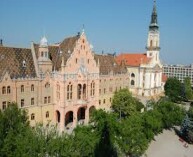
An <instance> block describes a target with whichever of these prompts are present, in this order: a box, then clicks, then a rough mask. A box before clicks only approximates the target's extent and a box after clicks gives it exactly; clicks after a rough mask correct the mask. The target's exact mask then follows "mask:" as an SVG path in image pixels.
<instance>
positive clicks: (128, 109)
mask: <svg viewBox="0 0 193 157" xmlns="http://www.w3.org/2000/svg"><path fill="white" fill-rule="evenodd" d="M137 103H138V101H137V100H136V99H135V98H133V97H132V94H131V93H130V92H129V90H128V89H121V90H120V91H118V92H116V93H115V95H114V97H113V101H112V108H113V110H114V111H115V112H116V113H118V114H119V115H120V118H121V117H127V116H131V115H133V114H135V113H136V112H137Z"/></svg>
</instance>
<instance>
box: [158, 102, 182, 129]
mask: <svg viewBox="0 0 193 157" xmlns="http://www.w3.org/2000/svg"><path fill="white" fill-rule="evenodd" d="M156 110H158V112H160V113H161V114H162V122H163V127H164V128H166V129H169V128H171V127H172V126H174V125H180V124H181V122H182V119H183V118H184V116H185V109H184V108H181V107H180V106H178V105H177V104H174V103H173V102H168V101H162V102H160V103H159V105H157V106H156Z"/></svg>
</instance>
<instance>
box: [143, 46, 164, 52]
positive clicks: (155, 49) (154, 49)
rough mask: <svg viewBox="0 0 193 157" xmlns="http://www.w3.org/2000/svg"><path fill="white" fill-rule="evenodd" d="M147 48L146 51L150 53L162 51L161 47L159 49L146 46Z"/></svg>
mask: <svg viewBox="0 0 193 157" xmlns="http://www.w3.org/2000/svg"><path fill="white" fill-rule="evenodd" d="M145 48H146V50H148V51H160V49H161V48H160V47H157V46H151V47H150V46H146V47H145Z"/></svg>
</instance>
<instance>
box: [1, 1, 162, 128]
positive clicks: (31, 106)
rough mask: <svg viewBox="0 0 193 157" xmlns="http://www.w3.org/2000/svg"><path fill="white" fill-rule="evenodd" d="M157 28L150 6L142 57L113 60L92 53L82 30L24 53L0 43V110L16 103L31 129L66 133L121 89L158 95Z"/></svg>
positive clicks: (105, 106) (33, 45)
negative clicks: (39, 126) (49, 128)
mask: <svg viewBox="0 0 193 157" xmlns="http://www.w3.org/2000/svg"><path fill="white" fill-rule="evenodd" d="M158 29H159V27H158V25H157V13H156V6H155V5H154V9H153V13H152V20H151V24H150V27H149V35H148V43H147V53H146V54H138V55H136V54H135V55H130V54H124V55H119V56H118V57H117V58H116V56H114V55H106V54H102V55H98V54H95V53H94V52H93V50H92V47H91V46H90V44H89V42H88V40H87V38H86V35H85V33H84V31H83V32H82V33H78V34H77V35H75V36H73V37H69V38H66V39H64V40H63V41H62V42H60V43H57V44H53V45H49V44H48V41H47V39H46V38H45V37H43V38H42V39H41V41H40V43H39V44H37V43H33V42H32V43H31V48H30V49H27V48H14V47H6V46H3V44H1V45H0V109H2V110H4V109H5V108H6V107H7V106H8V105H9V102H16V103H17V104H18V106H19V107H20V108H23V109H26V110H27V111H28V115H29V120H30V124H31V125H32V126H34V125H35V124H36V123H37V122H43V124H45V125H46V124H47V123H49V122H51V123H58V127H59V128H60V130H66V129H69V128H74V127H75V126H76V125H78V124H85V123H88V121H89V116H90V113H91V112H92V110H93V109H99V108H101V109H105V110H110V107H111V101H112V97H113V94H114V92H115V91H118V90H120V89H121V88H128V89H130V90H131V91H132V92H134V93H135V94H137V95H144V96H149V95H154V94H158V93H160V90H161V89H160V88H161V74H162V72H161V68H162V65H161V63H160V60H159V30H158ZM127 55H128V57H127ZM125 65H127V67H126V66H125Z"/></svg>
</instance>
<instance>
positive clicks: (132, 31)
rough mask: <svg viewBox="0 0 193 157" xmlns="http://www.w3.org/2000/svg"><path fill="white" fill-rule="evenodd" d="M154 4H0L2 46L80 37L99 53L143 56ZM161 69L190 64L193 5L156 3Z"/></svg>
mask: <svg viewBox="0 0 193 157" xmlns="http://www.w3.org/2000/svg"><path fill="white" fill-rule="evenodd" d="M152 8H153V0H0V19H1V20H0V21H1V22H0V38H3V42H4V45H8V46H15V47H30V42H31V41H34V42H39V41H40V39H41V37H42V36H43V35H44V34H45V35H46V37H47V38H48V41H49V43H55V42H59V41H62V40H63V39H64V38H66V37H68V36H73V35H75V34H77V32H78V31H81V29H82V26H83V24H84V25H85V32H86V35H87V38H88V40H89V42H90V43H91V44H92V45H93V46H94V50H95V51H96V52H98V53H101V52H102V51H104V52H108V53H113V52H117V53H120V52H129V53H135V52H136V53H138V52H145V46H146V41H147V33H148V26H149V23H150V16H151V12H152ZM157 11H158V23H159V26H160V36H161V42H160V43H161V52H160V57H161V60H162V61H163V63H167V64H190V63H193V0H157Z"/></svg>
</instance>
